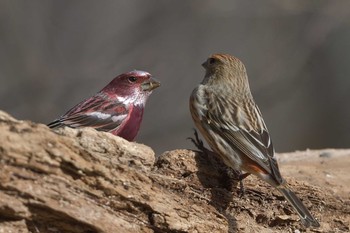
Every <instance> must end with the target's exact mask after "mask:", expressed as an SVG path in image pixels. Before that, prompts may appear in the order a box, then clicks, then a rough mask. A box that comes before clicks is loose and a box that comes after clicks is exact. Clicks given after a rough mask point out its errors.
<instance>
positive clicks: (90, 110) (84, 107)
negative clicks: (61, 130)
mask: <svg viewBox="0 0 350 233" xmlns="http://www.w3.org/2000/svg"><path fill="white" fill-rule="evenodd" d="M127 117H128V108H127V106H125V105H124V104H123V103H122V102H118V101H116V100H110V99H109V98H107V97H106V96H104V95H95V96H93V97H91V98H89V99H87V100H85V101H83V102H81V103H80V104H78V105H76V106H75V107H73V108H72V109H71V110H69V111H68V112H67V113H66V114H65V115H63V116H61V117H60V118H59V119H57V120H55V121H53V122H51V123H50V124H48V126H49V127H50V128H57V127H61V126H69V127H72V128H80V127H93V128H95V129H97V130H101V131H110V130H113V129H116V128H117V127H119V126H120V125H121V124H122V122H123V121H124V120H125V119H126V118H127Z"/></svg>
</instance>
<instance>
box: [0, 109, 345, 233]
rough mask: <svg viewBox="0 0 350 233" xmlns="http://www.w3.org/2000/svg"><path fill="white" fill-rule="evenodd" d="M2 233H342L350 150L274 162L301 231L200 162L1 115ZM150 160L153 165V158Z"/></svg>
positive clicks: (254, 183)
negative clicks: (311, 225) (305, 212)
mask: <svg viewBox="0 0 350 233" xmlns="http://www.w3.org/2000/svg"><path fill="white" fill-rule="evenodd" d="M0 142H1V143H0V232H35V233H36V232H68V233H69V232H86V233H88V232H89V233H92V232H172V233H178V232H179V233H180V232H349V224H350V188H349V184H350V169H349V167H350V150H333V149H329V150H319V151H311V150H309V151H301V152H293V153H284V154H278V159H279V162H280V168H281V170H282V174H283V175H284V176H285V177H286V179H287V180H288V182H289V184H290V186H291V187H292V188H293V189H294V190H295V192H296V193H297V195H298V196H299V197H300V198H301V199H302V200H303V202H304V203H305V205H306V206H307V207H308V208H309V209H310V211H311V212H312V213H313V214H314V215H315V216H316V217H317V219H318V220H319V221H320V223H321V227H320V228H317V229H306V228H304V227H303V226H302V225H301V223H300V221H299V220H298V217H297V215H296V214H295V213H294V211H293V210H292V208H291V207H290V206H289V205H288V204H287V203H286V202H285V201H284V199H283V198H282V197H281V195H280V194H279V193H278V192H276V191H274V190H272V189H271V187H269V186H268V185H267V184H265V183H263V182H261V181H259V180H257V179H256V178H254V177H253V176H249V177H248V178H247V179H246V180H245V182H244V184H245V187H246V194H245V195H244V196H243V197H240V196H239V195H238V193H239V189H238V188H237V187H238V186H237V182H236V180H234V179H232V177H233V176H232V174H231V172H230V171H229V170H228V169H226V168H225V167H223V166H222V165H221V164H220V163H218V162H217V161H216V160H215V159H212V158H211V157H208V156H207V155H206V154H204V153H201V152H198V151H193V150H185V149H182V150H175V151H168V152H164V153H163V154H161V155H159V156H155V154H154V152H153V150H152V149H151V148H149V147H147V146H145V145H141V144H137V143H130V142H127V141H125V140H123V139H121V138H119V137H115V136H113V135H110V134H108V133H103V132H97V131H95V130H93V129H83V130H74V129H69V128H65V129H60V130H58V131H56V132H53V131H51V130H50V129H48V128H47V127H46V126H45V125H42V124H35V123H32V122H28V121H17V120H15V119H13V118H12V117H10V116H9V115H7V114H6V113H3V112H0ZM156 157H157V159H156Z"/></svg>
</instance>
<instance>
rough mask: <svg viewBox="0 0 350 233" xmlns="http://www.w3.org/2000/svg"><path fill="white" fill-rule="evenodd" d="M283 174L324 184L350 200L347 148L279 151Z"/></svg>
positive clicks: (349, 167)
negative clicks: (292, 151)
mask: <svg viewBox="0 0 350 233" xmlns="http://www.w3.org/2000/svg"><path fill="white" fill-rule="evenodd" d="M278 160H279V164H280V167H281V170H282V174H283V175H284V176H286V177H294V178H295V179H296V180H299V181H306V182H307V183H309V184H312V185H315V186H318V187H322V188H325V189H326V190H327V191H329V192H330V193H331V194H333V195H335V196H339V197H342V198H344V200H346V201H348V204H350V203H349V201H350V150H334V149H327V150H312V151H311V150H306V151H302V152H300V151H298V152H294V153H285V154H283V153H281V154H278Z"/></svg>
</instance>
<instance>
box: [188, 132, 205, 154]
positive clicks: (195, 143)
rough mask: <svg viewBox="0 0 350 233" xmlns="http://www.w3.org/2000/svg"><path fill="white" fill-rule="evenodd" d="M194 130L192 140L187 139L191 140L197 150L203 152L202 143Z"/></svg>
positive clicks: (190, 138)
mask: <svg viewBox="0 0 350 233" xmlns="http://www.w3.org/2000/svg"><path fill="white" fill-rule="evenodd" d="M193 130H194V138H192V137H188V138H187V139H188V140H191V142H192V143H193V144H194V145H195V146H196V147H197V149H199V150H201V151H204V150H205V149H206V148H205V147H204V143H203V141H202V140H201V139H200V138H199V136H198V133H197V130H196V129H193Z"/></svg>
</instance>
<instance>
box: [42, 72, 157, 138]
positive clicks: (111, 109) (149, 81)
mask: <svg viewBox="0 0 350 233" xmlns="http://www.w3.org/2000/svg"><path fill="white" fill-rule="evenodd" d="M159 86H160V83H159V82H158V81H156V80H155V79H153V78H152V76H151V75H150V74H149V73H147V72H145V71H137V70H135V71H131V72H128V73H124V74H121V75H119V76H117V77H116V78H114V79H113V80H112V81H111V82H110V83H109V84H108V85H107V86H106V87H104V88H103V89H102V90H101V91H99V92H98V93H97V94H95V95H94V96H92V97H90V98H88V99H86V100H84V101H82V102H81V103H79V104H77V105H76V106H74V107H73V108H72V109H71V110H69V111H68V112H67V113H66V114H64V115H63V116H61V117H60V118H58V119H56V120H55V121H53V122H51V123H50V124H48V126H49V127H50V128H58V127H62V126H69V127H71V128H82V127H93V128H95V129H96V130H100V131H105V132H110V133H112V134H114V135H117V136H120V137H122V138H124V139H126V140H128V141H133V140H134V139H135V137H136V135H137V133H138V131H139V128H140V124H141V121H142V116H143V111H144V108H145V105H146V102H147V99H148V97H149V96H150V95H151V93H152V91H153V90H154V89H155V88H157V87H159Z"/></svg>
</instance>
